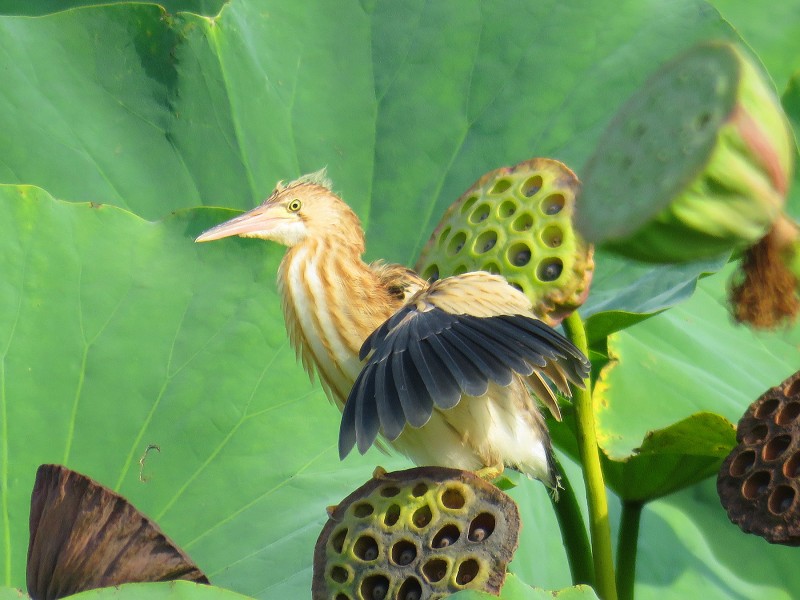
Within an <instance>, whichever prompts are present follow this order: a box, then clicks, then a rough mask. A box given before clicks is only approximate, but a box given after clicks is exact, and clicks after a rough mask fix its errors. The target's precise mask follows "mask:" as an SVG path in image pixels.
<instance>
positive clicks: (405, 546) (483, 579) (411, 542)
mask: <svg viewBox="0 0 800 600" xmlns="http://www.w3.org/2000/svg"><path fill="white" fill-rule="evenodd" d="M519 529H520V520H519V512H518V510H517V506H516V504H514V501H513V500H511V498H509V497H508V496H507V495H506V494H504V493H503V492H501V491H500V490H499V489H497V488H496V487H495V486H493V485H491V484H490V483H488V482H486V481H484V480H483V479H481V478H479V477H478V476H476V475H475V474H474V473H471V472H468V471H459V470H456V469H448V468H444V467H418V468H414V469H408V470H406V471H396V472H394V473H386V472H385V471H383V470H382V469H380V468H379V469H377V470H376V472H375V474H373V478H372V479H371V480H370V481H368V482H367V483H365V484H364V485H363V486H361V487H360V488H358V489H357V490H356V491H354V492H353V493H352V494H350V495H349V496H348V497H347V498H345V499H344V500H343V501H342V502H341V504H339V505H338V506H337V507H335V508H333V509H329V519H328V522H327V523H326V524H325V527H324V528H323V529H322V533H321V534H320V536H319V539H318V540H317V544H316V548H315V551H314V575H313V582H312V598H313V600H373V599H383V598H386V599H389V598H391V599H392V600H395V599H396V600H423V599H425V600H427V599H432V600H436V599H439V598H445V597H447V596H450V595H451V594H454V593H455V592H458V591H460V590H465V589H474V590H480V591H485V592H489V593H491V594H495V595H496V594H498V593H499V591H500V588H501V587H502V585H503V582H504V580H505V574H506V565H507V564H508V563H509V562H510V561H511V558H512V557H513V555H514V551H515V550H516V548H517V540H518V537H519Z"/></svg>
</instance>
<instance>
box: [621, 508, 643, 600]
mask: <svg viewBox="0 0 800 600" xmlns="http://www.w3.org/2000/svg"><path fill="white" fill-rule="evenodd" d="M643 507H644V502H639V501H627V502H624V503H623V504H622V522H621V523H620V526H619V539H618V543H617V592H619V600H633V585H634V582H635V581H636V550H637V548H638V545H639V522H640V521H641V518H642V508H643Z"/></svg>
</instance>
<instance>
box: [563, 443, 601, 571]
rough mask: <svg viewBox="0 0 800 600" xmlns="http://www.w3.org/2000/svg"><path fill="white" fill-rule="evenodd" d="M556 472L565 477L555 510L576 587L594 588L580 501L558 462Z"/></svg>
mask: <svg viewBox="0 0 800 600" xmlns="http://www.w3.org/2000/svg"><path fill="white" fill-rule="evenodd" d="M555 462H556V469H558V472H559V473H560V474H561V489H559V492H558V500H553V508H554V509H555V512H556V519H558V526H559V528H560V529H561V538H562V539H563V540H564V549H565V550H566V552H567V561H568V562H569V570H570V572H571V573H572V583H573V585H578V584H581V583H585V584H586V585H591V586H594V565H593V564H592V549H591V547H590V546H589V534H588V533H587V532H586V527H584V525H583V515H582V514H581V509H580V506H578V499H577V498H576V497H575V490H573V489H572V484H570V482H569V478H567V475H566V473H565V472H564V469H563V468H562V467H561V464H560V463H559V462H558V459H557V458H556V459H555Z"/></svg>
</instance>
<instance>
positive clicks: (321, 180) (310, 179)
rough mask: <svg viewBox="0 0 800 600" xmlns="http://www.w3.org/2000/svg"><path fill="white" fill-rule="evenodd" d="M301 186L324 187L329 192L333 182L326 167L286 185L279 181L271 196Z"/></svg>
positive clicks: (331, 189)
mask: <svg viewBox="0 0 800 600" xmlns="http://www.w3.org/2000/svg"><path fill="white" fill-rule="evenodd" d="M303 184H312V185H318V186H320V187H324V188H325V189H326V190H328V191H329V192H332V191H333V182H332V181H331V180H330V178H329V177H328V167H322V168H321V169H320V170H319V171H314V172H313V173H306V174H305V175H301V176H300V177H298V178H297V179H295V180H294V181H290V182H289V183H286V184H285V183H283V181H279V182H278V183H277V184H276V185H275V191H274V192H272V194H273V195H275V194H280V193H281V192H283V191H284V190H287V189H289V188H293V187H295V186H298V185H303Z"/></svg>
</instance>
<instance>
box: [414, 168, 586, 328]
mask: <svg viewBox="0 0 800 600" xmlns="http://www.w3.org/2000/svg"><path fill="white" fill-rule="evenodd" d="M579 187H580V183H579V181H578V178H577V177H576V176H575V174H574V173H573V172H572V171H570V170H569V169H568V168H567V167H566V166H564V165H563V164H562V163H560V162H558V161H556V160H550V159H546V158H534V159H531V160H527V161H524V162H522V163H520V164H518V165H516V166H514V167H504V168H501V169H496V170H494V171H491V172H489V173H487V174H486V175H484V176H483V177H481V178H480V179H479V180H478V181H477V182H476V183H475V184H474V185H473V186H472V187H471V188H469V189H468V190H467V191H466V192H465V193H464V194H463V195H462V196H461V197H460V198H459V199H458V200H456V202H455V203H453V204H452V205H451V206H450V207H449V208H448V209H447V211H445V214H444V216H443V217H442V220H441V221H440V222H439V225H438V226H437V227H436V229H435V230H434V232H433V235H432V236H431V238H430V240H429V241H428V243H427V245H426V246H425V248H424V249H423V250H422V254H421V255H420V258H419V261H417V265H416V268H417V271H418V272H419V273H421V274H422V276H423V277H425V278H428V279H438V278H440V277H446V276H448V275H458V274H461V273H466V272H468V271H481V270H482V271H489V272H492V273H499V274H501V275H503V276H504V277H505V278H506V279H508V281H509V282H510V283H511V285H513V286H515V287H517V288H518V289H520V290H522V291H523V292H524V293H525V294H526V295H527V296H528V298H530V299H531V302H532V303H533V306H534V310H535V312H536V313H537V315H538V316H539V317H540V318H541V319H543V320H544V321H546V322H548V323H549V324H551V325H555V324H557V323H559V322H561V320H562V319H563V318H564V317H565V316H567V315H568V314H569V313H571V312H572V311H573V310H575V309H576V308H577V307H579V306H580V305H581V304H583V301H584V300H585V299H586V296H587V295H588V293H589V285H590V283H591V280H592V273H593V271H594V262H593V260H592V248H591V246H590V245H588V244H586V243H585V242H584V241H583V240H582V239H581V238H580V237H579V236H578V235H576V233H575V230H574V228H573V226H572V215H573V213H574V210H575V196H576V194H577V192H578V189H579Z"/></svg>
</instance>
